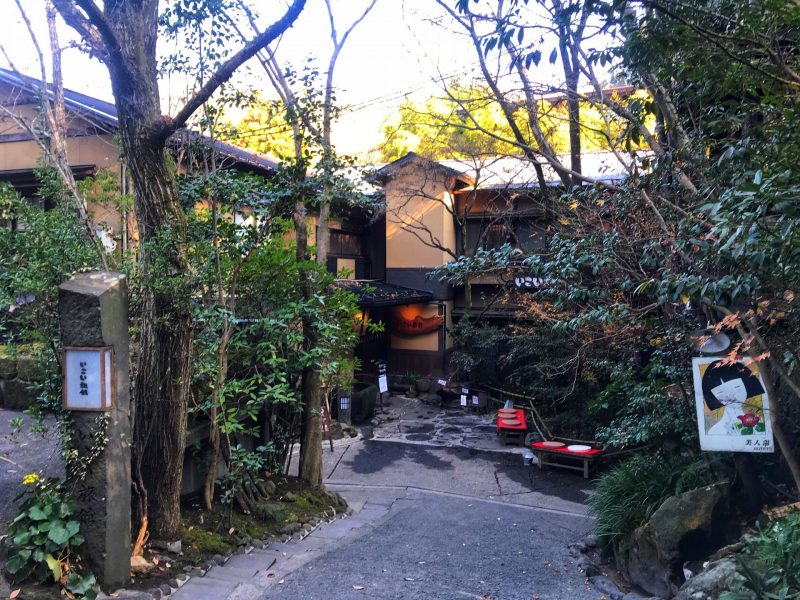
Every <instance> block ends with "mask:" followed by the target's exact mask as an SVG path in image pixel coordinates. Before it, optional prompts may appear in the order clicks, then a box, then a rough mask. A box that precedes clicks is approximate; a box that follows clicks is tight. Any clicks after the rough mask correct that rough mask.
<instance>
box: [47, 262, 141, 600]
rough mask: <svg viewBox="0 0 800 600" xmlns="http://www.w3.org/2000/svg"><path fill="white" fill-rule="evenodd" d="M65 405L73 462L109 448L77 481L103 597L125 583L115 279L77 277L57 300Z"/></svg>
mask: <svg viewBox="0 0 800 600" xmlns="http://www.w3.org/2000/svg"><path fill="white" fill-rule="evenodd" d="M58 301H59V318H60V323H61V342H62V346H63V348H64V351H63V354H62V373H63V404H64V408H65V409H66V410H69V411H72V418H73V421H74V423H75V438H74V445H75V450H77V452H78V455H79V456H85V455H86V454H87V453H89V452H92V451H95V450H97V448H95V447H94V445H95V444H96V441H95V440H96V439H97V433H98V431H99V429H100V428H101V427H103V428H105V436H104V437H105V439H106V440H107V442H106V443H105V445H104V446H103V447H102V449H101V451H100V453H99V455H98V456H97V458H95V459H94V460H93V461H92V462H91V463H90V464H89V466H88V468H87V471H86V474H85V476H84V477H81V478H75V479H74V480H73V481H71V482H70V483H71V485H73V486H74V489H75V499H76V504H77V506H76V508H77V511H76V516H77V518H78V521H79V522H80V524H81V534H83V536H84V538H85V540H86V541H85V543H84V546H82V548H83V551H84V552H85V555H86V558H87V560H88V562H89V564H90V567H91V569H92V571H93V572H94V574H95V575H96V576H97V578H98V580H99V581H100V583H101V585H102V587H103V589H107V590H110V589H116V588H120V587H123V586H124V585H126V584H127V583H128V580H129V579H130V566H131V563H130V555H131V535H130V533H131V448H130V444H131V424H130V393H129V383H128V380H129V377H130V376H129V374H128V360H129V358H128V292H127V286H126V282H125V276H124V275H121V274H119V273H109V272H92V273H80V274H78V275H75V276H74V277H73V278H72V279H70V280H69V281H66V282H64V283H62V284H61V286H60V288H59V293H58Z"/></svg>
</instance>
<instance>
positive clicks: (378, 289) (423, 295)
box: [336, 279, 433, 308]
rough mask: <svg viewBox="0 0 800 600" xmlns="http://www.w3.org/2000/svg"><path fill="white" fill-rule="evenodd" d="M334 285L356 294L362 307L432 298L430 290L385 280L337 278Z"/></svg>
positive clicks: (409, 302) (396, 304)
mask: <svg viewBox="0 0 800 600" xmlns="http://www.w3.org/2000/svg"><path fill="white" fill-rule="evenodd" d="M336 287H338V288H341V289H345V290H350V291H351V292H353V293H355V294H356V295H358V305H359V306H361V307H364V308H373V307H380V306H398V305H401V304H417V303H421V302H430V300H431V299H432V298H433V294H432V293H431V292H427V291H425V290H415V289H412V288H407V287H403V286H400V285H394V284H392V283H386V282H385V281H372V280H370V281H365V280H353V279H337V280H336Z"/></svg>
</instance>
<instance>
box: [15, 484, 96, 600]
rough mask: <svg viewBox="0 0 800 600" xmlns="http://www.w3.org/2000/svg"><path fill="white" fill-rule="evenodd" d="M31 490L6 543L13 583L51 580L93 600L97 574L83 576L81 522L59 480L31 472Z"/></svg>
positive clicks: (84, 573)
mask: <svg viewBox="0 0 800 600" xmlns="http://www.w3.org/2000/svg"><path fill="white" fill-rule="evenodd" d="M22 482H23V484H25V485H26V486H27V487H28V489H27V491H26V492H25V496H26V498H25V501H24V502H23V503H22V506H21V509H20V514H19V516H17V518H16V519H14V520H13V521H12V522H11V524H10V525H9V526H8V531H7V532H6V534H7V536H6V538H5V539H4V540H3V549H4V550H5V552H6V555H7V561H6V570H7V571H8V572H9V573H10V574H11V575H12V577H13V580H14V581H15V582H16V581H19V580H24V579H33V580H36V581H39V582H42V581H46V580H48V579H50V580H52V581H53V582H55V583H57V584H59V585H61V586H63V587H64V588H65V589H66V590H68V591H69V592H70V593H71V594H74V595H76V596H82V597H83V598H87V599H89V600H92V599H93V598H95V597H96V596H97V593H96V592H95V590H94V589H93V586H94V584H95V578H94V575H92V574H91V573H88V572H83V573H81V569H80V559H79V557H78V556H77V554H76V553H75V548H76V547H78V546H80V545H81V544H83V541H84V540H83V536H82V535H81V534H80V523H78V521H76V520H74V519H73V518H71V517H72V514H73V512H74V509H75V507H74V504H73V503H72V501H71V500H69V499H68V498H67V496H66V494H65V493H64V490H63V488H62V487H61V485H60V483H59V482H58V480H56V479H41V478H40V477H39V476H38V475H37V474H35V473H31V474H29V475H26V476H25V478H24V479H23V481H22Z"/></svg>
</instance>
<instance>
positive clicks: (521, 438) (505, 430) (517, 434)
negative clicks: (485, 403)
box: [497, 410, 528, 446]
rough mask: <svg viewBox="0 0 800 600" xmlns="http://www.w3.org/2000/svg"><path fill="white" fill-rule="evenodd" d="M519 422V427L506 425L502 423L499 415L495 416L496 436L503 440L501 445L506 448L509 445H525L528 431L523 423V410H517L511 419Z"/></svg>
mask: <svg viewBox="0 0 800 600" xmlns="http://www.w3.org/2000/svg"><path fill="white" fill-rule="evenodd" d="M512 418H513V419H516V420H517V421H519V425H506V424H505V423H503V419H501V418H500V414H499V413H498V415H497V435H499V436H500V438H501V439H502V440H503V444H504V445H506V446H508V445H509V444H518V445H520V446H524V445H525V434H526V433H527V431H528V425H527V424H526V423H525V411H524V410H517V411H516V415H515V416H514V417H512Z"/></svg>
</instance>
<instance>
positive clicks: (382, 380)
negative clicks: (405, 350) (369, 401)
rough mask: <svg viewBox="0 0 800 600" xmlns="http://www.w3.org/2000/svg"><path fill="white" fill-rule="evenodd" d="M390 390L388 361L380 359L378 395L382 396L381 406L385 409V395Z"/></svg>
mask: <svg viewBox="0 0 800 600" xmlns="http://www.w3.org/2000/svg"><path fill="white" fill-rule="evenodd" d="M388 391H389V378H388V376H387V374H386V363H385V362H384V361H382V360H381V361H378V392H379V393H378V397H379V398H380V401H381V404H380V408H381V411H383V395H384V394H385V393H386V392H388Z"/></svg>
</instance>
